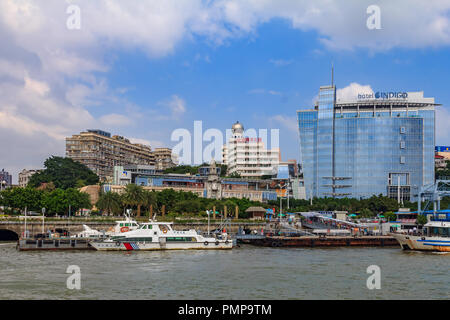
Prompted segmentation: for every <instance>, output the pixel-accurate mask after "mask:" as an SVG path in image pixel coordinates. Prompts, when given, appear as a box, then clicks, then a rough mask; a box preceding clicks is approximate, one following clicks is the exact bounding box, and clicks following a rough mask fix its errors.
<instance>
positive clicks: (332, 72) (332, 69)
mask: <svg viewBox="0 0 450 320" xmlns="http://www.w3.org/2000/svg"><path fill="white" fill-rule="evenodd" d="M333 85H334V64H333V62H331V86H333Z"/></svg>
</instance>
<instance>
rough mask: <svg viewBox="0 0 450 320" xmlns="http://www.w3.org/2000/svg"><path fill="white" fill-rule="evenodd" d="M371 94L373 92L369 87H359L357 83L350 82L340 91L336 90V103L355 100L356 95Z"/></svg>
mask: <svg viewBox="0 0 450 320" xmlns="http://www.w3.org/2000/svg"><path fill="white" fill-rule="evenodd" d="M371 93H373V90H372V88H371V86H370V85H361V84H359V83H356V82H352V83H350V84H349V85H348V86H346V87H344V88H342V89H337V91H336V100H337V101H346V100H355V99H356V98H357V96H358V94H371Z"/></svg>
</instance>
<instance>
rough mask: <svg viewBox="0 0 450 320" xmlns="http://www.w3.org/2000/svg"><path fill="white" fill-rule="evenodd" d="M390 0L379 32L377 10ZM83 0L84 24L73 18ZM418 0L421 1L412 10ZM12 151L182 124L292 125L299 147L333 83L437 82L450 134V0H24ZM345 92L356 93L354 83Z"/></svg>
mask: <svg viewBox="0 0 450 320" xmlns="http://www.w3.org/2000/svg"><path fill="white" fill-rule="evenodd" d="M371 4H377V5H378V6H379V7H380V10H381V27H382V29H380V30H369V29H368V28H367V26H366V20H367V18H368V17H369V14H367V12H366V9H367V7H368V6H369V5H371ZM70 5H76V6H77V7H78V8H79V9H80V17H81V25H80V29H75V30H70V29H68V28H67V27H66V22H67V19H68V17H70V16H71V15H70V14H68V13H67V12H66V10H67V8H68V7H69V6H70ZM406 8H408V10H406ZM0 37H1V39H2V42H3V43H4V46H2V48H1V49H0V95H1V97H2V99H0V143H2V145H11V146H12V147H11V152H8V153H5V154H4V155H3V156H2V157H1V159H0V167H5V169H6V170H9V171H10V172H12V173H13V174H14V175H15V178H14V179H17V176H16V174H17V172H18V171H20V170H21V169H23V168H28V169H30V168H40V167H42V162H43V160H45V158H47V157H48V156H49V155H51V154H55V155H63V154H64V150H65V149H64V148H65V144H64V137H66V136H70V135H72V134H74V133H77V132H79V131H81V130H85V129H87V128H99V129H103V130H107V131H110V132H111V133H113V134H120V135H123V136H126V137H129V138H131V139H132V140H133V141H136V142H142V143H146V144H150V145H151V146H152V147H158V146H170V147H171V146H173V145H174V144H175V142H173V141H170V135H171V133H172V131H173V130H174V129H176V128H186V129H188V130H190V131H192V130H193V121H194V120H202V121H203V129H204V130H206V129H207V128H217V129H220V130H222V131H223V132H224V130H225V129H227V128H230V127H231V125H232V124H233V123H234V122H235V121H236V120H239V121H240V122H242V123H243V124H244V126H245V127H246V128H255V129H265V128H267V129H270V128H277V129H279V130H280V147H281V154H282V158H283V160H287V159H298V158H299V146H298V135H297V130H296V123H295V119H296V110H298V109H302V108H307V107H311V106H312V104H313V100H314V98H315V96H316V95H317V93H318V89H319V86H321V85H326V84H329V83H330V78H331V74H330V73H331V72H330V69H331V63H332V62H333V63H334V66H335V83H336V85H337V88H338V89H343V88H347V91H346V92H347V94H348V93H349V92H350V93H355V91H358V90H363V89H367V88H371V89H373V90H374V91H396V90H399V91H424V94H425V97H435V99H436V102H437V103H441V104H443V106H442V107H439V111H438V112H437V126H438V128H437V134H436V136H437V143H438V144H450V128H448V127H449V126H447V125H446V124H447V123H448V121H449V120H450V110H448V106H450V90H448V85H449V70H450V1H448V0H441V1H437V0H432V1H428V2H423V1H419V0H409V1H403V0H399V1H396V2H393V1H366V0H351V1H326V0H317V1H306V0H299V1H288V0H278V1H271V0H259V1H255V0H241V1H235V0H217V1H207V0H189V1H186V0H179V1H160V0H154V1H136V0H130V1H127V2H121V1H108V0H98V1H95V2H92V1H86V0H79V1H75V0H74V1H56V0H49V1H12V0H5V1H2V2H1V4H0ZM343 92H344V91H343Z"/></svg>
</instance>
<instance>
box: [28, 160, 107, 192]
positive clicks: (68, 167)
mask: <svg viewBox="0 0 450 320" xmlns="http://www.w3.org/2000/svg"><path fill="white" fill-rule="evenodd" d="M44 166H45V169H44V170H42V171H40V172H38V173H35V174H33V175H32V176H31V178H30V181H29V183H28V185H29V186H31V187H39V186H40V185H41V184H42V183H49V182H52V183H53V184H54V186H55V187H56V188H61V189H68V188H79V187H82V186H85V185H92V184H97V183H98V181H99V179H98V176H97V175H96V174H95V173H94V172H92V171H91V170H90V169H89V168H88V167H86V166H85V165H84V164H82V163H79V162H76V161H74V160H72V159H71V158H63V157H56V156H52V157H50V158H48V159H47V160H45V162H44Z"/></svg>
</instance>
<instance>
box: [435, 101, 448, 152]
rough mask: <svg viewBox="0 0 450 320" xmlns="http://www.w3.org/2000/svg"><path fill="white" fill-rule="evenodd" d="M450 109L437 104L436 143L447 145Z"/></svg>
mask: <svg viewBox="0 0 450 320" xmlns="http://www.w3.org/2000/svg"><path fill="white" fill-rule="evenodd" d="M449 123H450V111H449V110H448V108H445V107H442V106H438V107H436V144H437V145H445V146H447V145H449V144H450V141H449V137H450V126H449V125H448V124H449Z"/></svg>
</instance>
